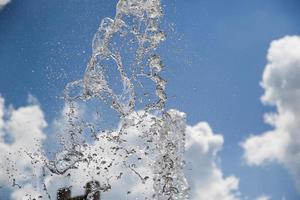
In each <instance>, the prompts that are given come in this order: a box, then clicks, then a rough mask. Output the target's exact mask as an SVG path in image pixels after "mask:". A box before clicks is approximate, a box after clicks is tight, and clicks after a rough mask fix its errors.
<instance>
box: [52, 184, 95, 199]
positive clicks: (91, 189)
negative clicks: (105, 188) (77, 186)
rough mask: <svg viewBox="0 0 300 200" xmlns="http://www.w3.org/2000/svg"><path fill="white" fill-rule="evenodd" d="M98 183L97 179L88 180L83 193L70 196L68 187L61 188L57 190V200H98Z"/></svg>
mask: <svg viewBox="0 0 300 200" xmlns="http://www.w3.org/2000/svg"><path fill="white" fill-rule="evenodd" d="M99 186H100V184H99V182H98V181H91V182H88V183H87V184H86V186H85V194H84V195H82V196H78V197H73V198H71V190H70V188H61V189H59V190H58V192H57V200H88V199H89V200H100V191H97V188H99Z"/></svg>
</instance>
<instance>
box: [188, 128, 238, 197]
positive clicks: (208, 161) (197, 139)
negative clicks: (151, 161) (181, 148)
mask: <svg viewBox="0 0 300 200" xmlns="http://www.w3.org/2000/svg"><path fill="white" fill-rule="evenodd" d="M223 142H224V139H223V137H222V135H219V134H215V133H213V131H212V129H211V128H210V126H209V125H208V124H207V123H206V122H200V123H198V124H196V125H195V126H188V127H187V142H186V157H185V160H186V162H187V167H186V175H187V178H188V182H189V184H190V186H191V199H193V200H201V199H203V200H205V199H210V200H218V199H222V200H236V199H239V190H238V189H239V180H238V179H237V178H236V177H234V176H229V177H224V175H223V173H222V171H221V169H220V167H219V166H218V162H217V161H218V159H219V158H218V156H217V153H218V152H219V151H220V150H221V148H222V145H223Z"/></svg>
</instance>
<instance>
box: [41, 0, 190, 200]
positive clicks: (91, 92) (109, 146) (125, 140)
mask: <svg viewBox="0 0 300 200" xmlns="http://www.w3.org/2000/svg"><path fill="white" fill-rule="evenodd" d="M162 17H163V10H162V6H161V1H160V0H119V2H118V3H117V6H116V15H115V17H114V18H113V19H111V18H108V17H107V18H104V19H103V20H102V21H101V24H100V26H99V29H98V31H97V32H96V33H95V35H94V39H93V44H92V55H91V57H90V60H89V62H88V64H87V67H86V70H85V73H84V75H83V78H82V79H81V80H76V81H73V82H70V83H69V84H68V85H67V86H66V89H65V103H66V105H67V109H66V118H67V121H66V122H67V123H66V132H65V133H64V134H63V135H62V136H61V139H60V140H61V143H62V146H63V147H62V150H61V151H60V152H59V153H57V155H56V158H55V159H53V160H48V159H47V158H46V156H40V157H38V158H37V157H35V159H36V160H39V161H41V160H42V162H43V163H44V165H45V166H46V167H47V169H49V171H50V172H49V173H50V174H53V175H59V176H66V175H67V176H68V175H69V173H70V171H76V170H77V169H78V168H84V171H85V172H86V173H87V176H89V177H91V178H92V179H96V180H98V181H99V182H100V187H98V188H96V190H101V191H102V192H105V191H109V190H111V189H113V188H112V185H111V183H112V182H118V181H119V180H121V179H122V176H123V174H125V173H128V171H129V172H131V174H132V176H136V177H138V179H139V180H140V181H141V183H142V184H144V185H149V184H150V185H151V188H149V187H148V186H147V187H146V186H145V187H146V188H147V189H148V192H147V193H143V194H141V196H139V197H138V199H156V200H185V199H188V192H187V190H188V185H187V181H186V179H185V176H184V173H183V168H184V161H183V154H184V146H185V127H186V123H185V115H184V114H183V113H180V112H178V111H176V110H169V111H165V103H166V101H167V95H166V92H165V87H166V80H165V79H164V78H163V77H162V76H161V72H162V71H163V69H164V64H163V61H162V59H161V57H160V55H159V53H158V51H157V49H158V48H159V44H160V43H161V42H162V41H164V40H165V39H166V36H165V33H164V32H163V31H162V30H161V28H160V23H161V19H162ZM89 102H93V104H95V106H96V107H97V106H98V108H99V110H101V108H102V105H103V103H104V104H105V105H106V106H107V107H108V108H109V109H112V110H113V111H112V112H114V113H116V115H117V116H118V119H119V125H118V127H115V128H114V129H111V130H107V129H103V127H101V126H97V125H96V124H95V123H94V122H95V120H91V119H90V116H89V117H87V118H86V117H84V116H83V114H82V113H80V110H79V109H80V105H81V104H88V103H89ZM99 102H101V103H99ZM97 103H99V105H98V104H97ZM97 112H98V111H97ZM89 114H90V115H91V113H89ZM87 135H92V137H91V138H90V139H89V140H88V139H87ZM129 193H130V191H128V194H129Z"/></svg>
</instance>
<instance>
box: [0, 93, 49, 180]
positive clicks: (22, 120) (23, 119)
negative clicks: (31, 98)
mask: <svg viewBox="0 0 300 200" xmlns="http://www.w3.org/2000/svg"><path fill="white" fill-rule="evenodd" d="M46 126H47V123H46V122H45V120H44V114H43V112H42V110H41V109H40V107H39V105H37V104H32V105H27V106H25V107H20V108H18V109H14V108H13V107H12V106H10V107H9V108H6V107H5V105H4V99H3V98H2V97H1V96H0V168H1V170H0V177H1V178H0V185H7V184H9V185H11V184H14V183H15V184H22V183H24V182H26V181H28V179H30V180H31V179H32V175H33V174H34V173H35V172H36V171H39V170H40V169H38V168H34V167H33V165H32V163H31V162H32V160H31V159H30V157H29V156H28V155H27V154H28V153H32V152H38V151H40V148H41V146H40V145H41V143H42V142H43V141H44V140H45V139H46V135H45V134H44V132H43V129H44V128H45V127H46ZM13 180H15V182H14V181H13Z"/></svg>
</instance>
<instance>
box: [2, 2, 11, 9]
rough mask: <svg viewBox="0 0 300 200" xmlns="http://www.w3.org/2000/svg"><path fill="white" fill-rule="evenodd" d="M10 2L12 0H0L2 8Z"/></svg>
mask: <svg viewBox="0 0 300 200" xmlns="http://www.w3.org/2000/svg"><path fill="white" fill-rule="evenodd" d="M8 3H10V0H0V9H2V8H4V6H6V5H7V4H8Z"/></svg>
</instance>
